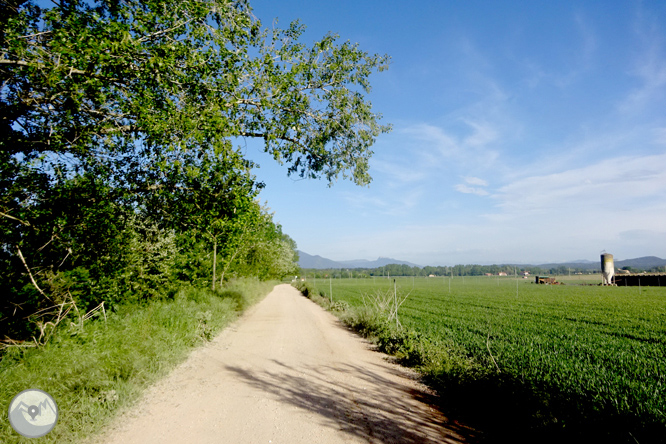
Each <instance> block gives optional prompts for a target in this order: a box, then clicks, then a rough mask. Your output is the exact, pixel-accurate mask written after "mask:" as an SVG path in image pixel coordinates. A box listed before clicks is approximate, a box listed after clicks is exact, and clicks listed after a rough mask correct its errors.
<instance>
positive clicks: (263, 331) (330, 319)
mask: <svg viewBox="0 0 666 444" xmlns="http://www.w3.org/2000/svg"><path fill="white" fill-rule="evenodd" d="M428 399H429V395H428V394H427V392H426V391H425V390H424V388H423V387H421V386H420V385H419V384H418V383H416V382H415V381H414V375H413V374H411V373H410V372H408V371H407V370H405V369H403V368H401V367H399V366H396V365H393V364H390V363H388V362H387V361H386V359H385V357H384V355H382V354H380V353H377V352H374V351H372V350H371V349H370V346H369V344H368V343H367V341H365V340H363V339H361V338H359V337H358V336H356V335H354V334H353V333H351V332H349V331H348V330H346V329H345V328H344V327H342V326H341V325H340V323H339V321H338V320H337V319H336V318H335V317H334V316H333V315H331V314H330V313H327V312H326V311H324V310H323V309H321V308H320V307H319V306H317V305H316V304H314V303H313V302H311V301H309V300H308V299H306V298H304V297H302V296H301V295H300V293H299V292H298V291H297V290H295V289H294V288H293V287H291V286H290V285H278V286H276V287H275V289H274V290H273V292H271V293H270V294H269V295H268V296H267V297H266V298H265V299H264V300H263V301H262V302H261V303H259V304H258V305H257V306H255V307H253V308H252V309H251V311H250V312H249V313H247V314H246V315H245V316H244V317H243V318H241V319H240V320H239V321H238V322H237V323H236V324H234V325H233V326H231V327H230V328H228V329H227V330H225V331H224V332H223V333H222V334H220V335H219V336H218V337H217V338H215V339H214V340H213V341H212V342H211V343H209V344H207V345H206V346H205V347H203V348H201V349H198V350H196V351H195V352H194V353H193V354H192V355H191V356H190V358H189V359H188V360H187V361H186V362H185V363H184V364H182V365H181V366H180V367H178V368H177V369H176V370H174V371H173V372H172V374H171V375H169V376H168V377H167V378H165V379H164V380H162V381H161V382H159V383H158V384H157V385H156V386H154V387H153V388H152V389H151V390H149V391H148V392H147V393H146V395H145V398H144V399H143V400H142V401H141V402H140V403H139V406H138V407H137V408H135V409H134V410H133V411H130V412H128V413H127V414H125V415H122V416H120V417H119V418H118V419H117V420H116V421H115V422H114V424H113V425H112V427H110V428H109V430H108V431H107V433H106V434H105V435H102V436H101V437H100V441H99V442H105V443H160V444H169V443H192V444H194V443H197V444H199V443H231V444H243V443H267V444H268V443H270V444H282V443H284V444H297V443H308V444H310V443H320V444H335V443H442V442H465V439H464V438H465V437H469V436H470V435H469V432H468V431H466V430H465V429H464V428H462V427H460V426H457V425H455V424H452V423H449V422H447V420H446V418H444V417H443V416H442V415H441V414H440V413H439V412H438V411H437V410H436V409H434V408H432V407H430V406H429V405H428Z"/></svg>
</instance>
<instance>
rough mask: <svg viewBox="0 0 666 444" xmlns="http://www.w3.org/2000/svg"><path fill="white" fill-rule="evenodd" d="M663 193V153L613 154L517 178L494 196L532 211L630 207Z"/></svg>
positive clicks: (512, 207)
mask: <svg viewBox="0 0 666 444" xmlns="http://www.w3.org/2000/svg"><path fill="white" fill-rule="evenodd" d="M664 193H666V154H660V155H653V156H644V157H629V156H623V157H616V158H612V159H606V160H603V161H601V162H598V163H596V164H592V165H589V166H586V167H582V168H575V169H571V170H567V171H563V172H559V173H554V174H548V175H544V176H531V177H527V178H524V179H519V180H516V181H514V182H513V183H510V184H508V185H505V186H503V187H501V188H500V189H499V192H498V193H497V194H496V195H495V196H494V197H495V198H496V199H498V201H499V207H500V208H502V209H503V210H504V211H506V212H510V213H523V212H530V211H535V210H549V209H554V208H556V209H558V210H559V209H566V210H567V211H568V212H570V211H572V210H573V209H574V208H588V209H589V208H593V207H599V206H608V207H613V206H614V207H631V206H633V202H632V200H637V199H642V198H647V197H650V196H655V197H659V198H661V196H663V195H664Z"/></svg>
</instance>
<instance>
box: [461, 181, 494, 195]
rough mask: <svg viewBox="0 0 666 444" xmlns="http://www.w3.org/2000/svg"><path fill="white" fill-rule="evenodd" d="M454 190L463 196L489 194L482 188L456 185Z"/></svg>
mask: <svg viewBox="0 0 666 444" xmlns="http://www.w3.org/2000/svg"><path fill="white" fill-rule="evenodd" d="M454 188H455V189H456V191H459V192H461V193H465V194H476V195H477V196H487V195H488V194H490V193H488V192H487V191H486V190H484V189H483V188H474V187H470V186H467V185H464V184H458V185H456V186H455V187H454Z"/></svg>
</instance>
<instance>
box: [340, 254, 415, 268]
mask: <svg viewBox="0 0 666 444" xmlns="http://www.w3.org/2000/svg"><path fill="white" fill-rule="evenodd" d="M340 264H342V266H343V267H347V268H378V267H383V266H384V265H389V264H398V265H408V266H410V267H419V268H420V267H421V266H420V265H416V264H413V263H411V262H407V261H399V260H397V259H392V258H390V257H380V258H377V260H375V261H369V260H366V259H357V260H353V261H341V262H340Z"/></svg>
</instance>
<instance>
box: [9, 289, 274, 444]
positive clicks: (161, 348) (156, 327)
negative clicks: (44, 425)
mask: <svg viewBox="0 0 666 444" xmlns="http://www.w3.org/2000/svg"><path fill="white" fill-rule="evenodd" d="M273 286H274V283H271V282H259V281H257V280H252V279H243V280H238V281H234V282H232V283H230V284H229V285H228V286H227V287H225V288H224V291H222V292H213V291H211V290H204V289H197V288H192V287H189V288H183V289H181V290H179V291H178V292H177V294H176V296H175V298H174V299H173V300H169V299H167V298H164V297H163V298H158V299H156V300H153V301H152V302H150V303H147V304H144V305H143V306H137V305H132V306H125V307H120V308H119V309H118V310H117V311H113V312H109V313H108V320H107V321H106V322H105V321H104V319H103V318H97V319H96V320H94V321H86V322H84V323H83V326H82V328H79V329H76V330H71V329H68V328H62V329H59V330H58V331H57V332H56V334H55V336H54V337H53V338H52V340H51V341H50V342H48V343H47V344H46V345H45V346H43V347H40V348H20V347H10V348H9V349H8V350H7V351H6V352H5V353H4V354H3V355H2V357H1V359H0V403H2V405H4V406H7V405H8V404H9V402H10V401H11V399H12V398H13V397H14V396H15V395H16V394H18V393H19V392H20V391H22V390H24V389H25V388H26V387H31V388H39V389H42V390H45V391H47V392H49V393H50V394H51V395H52V396H53V397H54V398H55V400H56V402H57V403H58V408H59V409H60V416H59V418H58V425H57V427H56V428H55V429H54V430H53V431H52V432H51V433H49V434H48V435H46V436H45V437H43V438H41V440H40V442H49V443H56V442H57V443H65V442H82V441H83V439H84V438H88V437H90V436H92V435H93V434H94V433H96V432H98V431H100V430H101V429H102V427H103V426H104V425H105V424H107V423H108V422H109V420H110V419H111V418H112V417H113V414H115V413H116V412H118V411H120V410H122V409H125V408H127V407H129V406H131V405H132V404H134V403H135V402H136V401H138V399H139V397H140V395H141V392H142V390H144V389H145V388H146V387H147V386H148V385H149V384H151V383H152V382H154V381H156V380H158V379H159V378H161V377H163V376H165V375H166V374H167V373H168V372H169V371H170V370H171V369H173V368H174V367H175V366H176V365H178V364H179V363H180V362H182V361H183V360H184V359H185V358H186V356H187V354H188V353H189V351H190V350H191V349H192V347H193V346H194V345H196V344H200V343H201V342H202V341H206V340H209V339H211V338H212V337H214V336H215V334H217V333H218V332H219V331H220V329H222V328H223V327H224V326H226V325H228V324H229V323H230V322H231V321H233V320H234V319H236V318H237V316H238V314H239V313H240V311H239V310H240V309H241V308H242V307H249V306H250V305H251V304H254V303H256V302H257V301H258V300H259V299H261V298H262V297H264V296H265V295H266V294H268V293H269V291H270V290H271V289H272V287H273ZM239 301H242V303H239ZM0 441H1V442H3V443H19V442H24V440H23V438H22V437H21V436H19V435H18V434H17V433H16V432H14V431H13V429H12V428H11V426H10V425H9V422H8V418H7V415H6V414H4V415H0Z"/></svg>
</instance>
